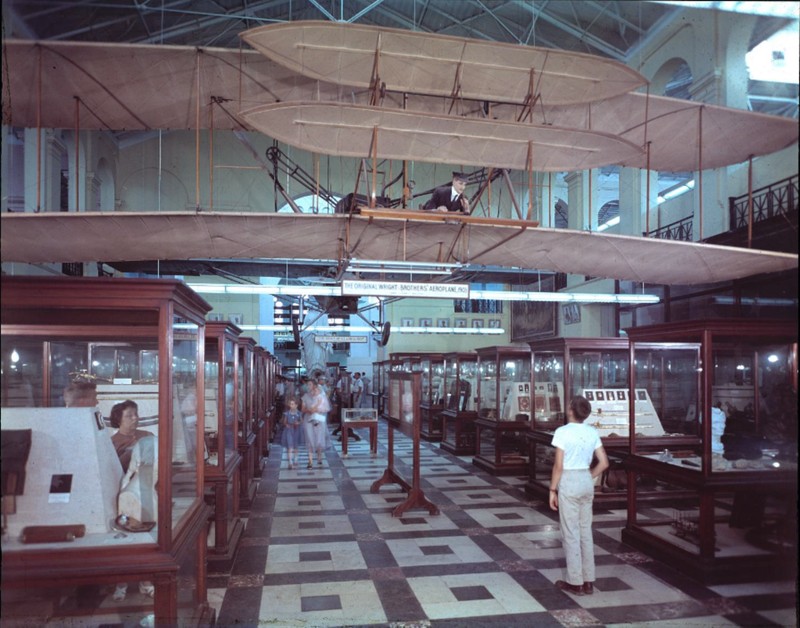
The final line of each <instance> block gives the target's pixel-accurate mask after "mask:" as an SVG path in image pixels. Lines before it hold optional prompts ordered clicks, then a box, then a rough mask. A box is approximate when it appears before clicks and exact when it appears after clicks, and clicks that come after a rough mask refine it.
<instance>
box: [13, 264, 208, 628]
mask: <svg viewBox="0 0 800 628" xmlns="http://www.w3.org/2000/svg"><path fill="white" fill-rule="evenodd" d="M0 294H1V295H2V298H1V299H0V303H1V304H2V308H1V310H2V349H1V351H2V360H3V370H2V386H1V387H0V392H1V393H2V406H3V424H2V428H3V438H4V452H3V455H4V460H3V475H4V481H5V478H6V474H7V473H12V471H13V475H15V476H16V481H14V482H12V483H11V484H13V490H11V491H10V493H11V494H7V495H6V497H4V500H3V502H4V531H3V532H4V533H3V536H2V559H3V568H2V588H3V599H2V615H3V620H4V622H5V621H9V622H11V621H16V622H19V623H20V624H24V623H29V625H44V623H45V622H46V621H51V622H56V623H65V624H66V623H82V622H83V623H87V624H92V625H94V624H103V623H118V622H119V621H120V618H122V621H123V622H125V623H129V624H137V623H138V622H141V621H145V622H154V623H155V625H158V626H175V625H182V626H192V625H198V624H208V623H211V622H213V609H211V608H210V607H209V605H208V602H207V595H206V535H207V529H208V518H209V516H210V514H211V509H210V508H209V507H208V506H207V505H206V504H205V501H204V498H203V492H204V467H205V463H204V451H205V447H204V425H203V423H204V416H205V411H204V405H205V399H204V394H203V390H204V368H203V366H202V365H203V362H204V350H205V315H206V313H207V312H208V310H209V309H210V306H209V305H208V304H207V303H206V302H205V301H204V300H203V299H202V298H200V297H199V296H198V295H197V294H195V293H194V292H193V291H192V290H190V289H189V288H188V287H187V286H186V285H185V284H183V283H182V282H180V281H176V280H169V279H122V278H72V277H40V276H37V277H23V276H15V277H7V276H4V277H3V279H2V283H0ZM76 380H81V381H88V382H94V383H95V384H96V385H97V387H98V389H99V388H100V387H101V385H102V386H105V387H106V390H105V391H104V392H103V395H104V400H103V403H102V404H98V406H96V407H82V408H73V407H70V408H64V407H63V406H64V399H63V396H62V394H63V391H64V388H65V387H66V386H67V385H68V384H69V383H70V382H72V381H76ZM98 396H99V395H98ZM126 399H131V400H133V401H137V403H139V413H140V417H141V420H140V425H139V429H142V430H145V431H149V432H152V433H153V435H154V436H155V437H156V438H155V439H153V438H144V439H141V441H140V442H142V443H143V444H144V443H156V446H155V447H151V448H150V449H149V450H147V449H146V448H144V447H139V448H138V449H137V448H134V453H135V455H136V464H137V469H138V473H137V474H136V475H134V476H133V477H131V478H128V479H129V486H132V485H133V483H134V481H135V482H136V485H137V489H138V492H137V494H138V495H139V496H140V497H141V500H139V501H136V505H139V506H141V510H140V511H139V510H137V511H136V514H138V515H139V517H141V520H139V519H136V517H133V516H132V517H130V518H129V519H122V518H119V517H117V513H118V510H117V506H118V494H119V493H120V483H119V482H120V478H121V476H122V466H121V464H120V461H119V458H118V457H117V456H116V454H115V452H114V446H113V442H112V440H111V432H112V431H114V430H113V429H112V428H110V427H109V426H108V423H107V412H108V411H109V410H110V407H111V406H112V405H113V404H114V403H116V402H117V401H124V400H126ZM103 404H105V405H103ZM9 432H18V433H19V432H22V433H23V434H27V435H28V446H29V447H28V449H27V450H25V448H24V447H18V448H17V449H15V452H16V453H17V454H19V457H18V462H19V467H17V468H16V469H13V470H12V469H11V467H10V466H8V463H9V462H10V456H9V457H7V452H6V448H5V439H6V437H7V436H8V437H10V436H11V434H9ZM87 447H89V449H88V450H87ZM78 452H84V453H82V454H78ZM23 454H24V455H23ZM148 456H149V457H148ZM26 457H27V460H26ZM132 464H133V463H132ZM20 474H22V475H20ZM156 477H157V481H156ZM5 488H6V487H5V486H4V493H5V492H6V491H5ZM9 488H11V487H9ZM130 494H132V493H131V492H130V491H129V492H128V495H130ZM65 527H66V529H67V530H68V531H67V532H65ZM148 581H149V582H150V583H152V584H153V585H154V597H153V598H150V597H148V596H147V595H145V594H142V593H140V591H139V587H138V586H137V583H146V582H148ZM120 583H129V587H128V592H127V595H126V599H125V600H124V601H118V600H114V599H112V593H113V592H114V591H115V587H116V585H118V584H120Z"/></svg>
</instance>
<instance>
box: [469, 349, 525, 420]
mask: <svg viewBox="0 0 800 628" xmlns="http://www.w3.org/2000/svg"><path fill="white" fill-rule="evenodd" d="M530 373H531V367H530V356H514V355H511V354H504V353H503V352H502V351H500V352H498V353H497V354H496V355H494V356H483V355H482V356H481V360H480V362H479V374H480V396H479V398H478V416H479V417H481V418H483V419H489V420H494V421H528V420H529V419H530V415H531V401H530V389H531V374H530Z"/></svg>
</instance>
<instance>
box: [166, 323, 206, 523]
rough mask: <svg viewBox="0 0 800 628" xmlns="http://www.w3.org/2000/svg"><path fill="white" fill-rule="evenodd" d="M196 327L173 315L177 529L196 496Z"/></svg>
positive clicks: (174, 516)
mask: <svg viewBox="0 0 800 628" xmlns="http://www.w3.org/2000/svg"><path fill="white" fill-rule="evenodd" d="M199 332H200V328H199V327H198V325H197V324H196V323H193V322H191V321H189V320H187V319H185V318H183V317H182V316H179V315H175V316H174V318H173V337H174V344H173V363H172V368H173V394H174V395H175V399H174V400H173V422H172V435H173V437H172V525H173V528H175V529H177V528H179V527H180V526H181V520H182V518H183V517H184V515H186V514H187V512H188V511H189V508H190V506H191V505H192V504H194V503H195V501H196V500H197V499H199V498H200V496H201V492H200V487H199V484H198V470H197V448H198V444H199V441H198V438H199V436H198V433H197V411H198V402H197V368H198V363H199V355H200V354H199V346H200V342H199V340H200V333H199Z"/></svg>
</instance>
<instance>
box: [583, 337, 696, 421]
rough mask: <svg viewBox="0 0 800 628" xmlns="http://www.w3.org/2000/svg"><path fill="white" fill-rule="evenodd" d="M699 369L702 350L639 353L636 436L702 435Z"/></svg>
mask: <svg viewBox="0 0 800 628" xmlns="http://www.w3.org/2000/svg"><path fill="white" fill-rule="evenodd" d="M699 368H700V352H699V348H689V349H682V348H669V347H668V346H665V347H664V348H660V349H641V350H640V349H637V350H636V357H635V388H636V389H635V391H634V394H635V395H636V399H635V404H636V418H635V420H636V433H637V434H644V435H647V436H659V435H663V434H664V433H667V434H685V435H692V436H697V435H698V434H699V429H698V427H699V422H698V420H697V416H698V409H699V405H698V404H699V399H700V394H699V390H700V380H699ZM599 404H600V400H597V399H595V403H594V404H593V405H595V406H597V405H599ZM621 435H627V434H621Z"/></svg>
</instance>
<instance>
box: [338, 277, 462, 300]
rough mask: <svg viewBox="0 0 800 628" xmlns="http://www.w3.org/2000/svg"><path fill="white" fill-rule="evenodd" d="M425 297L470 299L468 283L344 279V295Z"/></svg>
mask: <svg viewBox="0 0 800 628" xmlns="http://www.w3.org/2000/svg"><path fill="white" fill-rule="evenodd" d="M346 295H353V296H361V297H423V298H428V299H469V284H468V283H414V282H410V281H356V280H353V279H345V280H343V281H342V296H346Z"/></svg>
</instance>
